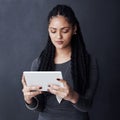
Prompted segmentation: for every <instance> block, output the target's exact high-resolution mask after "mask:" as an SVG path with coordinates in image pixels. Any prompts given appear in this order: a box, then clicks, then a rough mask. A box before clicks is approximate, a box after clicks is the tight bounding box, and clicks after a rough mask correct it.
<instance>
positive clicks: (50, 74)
mask: <svg viewBox="0 0 120 120" xmlns="http://www.w3.org/2000/svg"><path fill="white" fill-rule="evenodd" d="M23 74H24V76H25V80H26V83H27V85H28V86H42V91H47V89H48V85H49V84H50V83H52V84H55V85H59V86H61V87H62V86H63V84H62V83H61V82H60V81H58V80H57V78H59V79H62V73H61V71H24V72H23Z"/></svg>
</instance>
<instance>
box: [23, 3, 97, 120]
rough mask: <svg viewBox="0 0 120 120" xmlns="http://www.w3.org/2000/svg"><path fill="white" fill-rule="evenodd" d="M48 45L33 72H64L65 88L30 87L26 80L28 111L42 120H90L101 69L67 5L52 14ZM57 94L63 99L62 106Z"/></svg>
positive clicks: (24, 87) (54, 9)
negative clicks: (89, 50) (35, 112)
mask: <svg viewBox="0 0 120 120" xmlns="http://www.w3.org/2000/svg"><path fill="white" fill-rule="evenodd" d="M48 33H49V35H48V42H47V45H46V47H45V48H44V50H43V51H42V53H41V55H40V56H39V57H38V58H37V59H35V60H34V61H33V63H32V67H31V70H32V71H62V74H63V79H57V80H58V81H60V82H61V83H63V87H60V86H57V85H54V84H50V85H49V88H48V92H42V91H41V86H31V87H28V86H27V85H26V82H25V78H24V76H23V77H22V84H23V90H22V91H23V95H24V100H25V102H26V106H27V108H29V109H30V110H38V111H39V117H38V120H67V119H68V120H88V119H89V116H88V110H89V108H90V107H91V105H92V101H93V96H94V93H95V89H96V85H97V68H96V62H95V59H94V58H92V57H91V56H90V55H89V54H88V52H87V50H86V48H85V44H84V41H83V37H82V34H81V31H80V26H79V22H78V20H77V18H76V16H75V14H74V12H73V10H72V9H71V8H70V7H69V6H66V5H57V6H55V7H54V8H53V9H52V10H51V11H50V13H49V15H48ZM56 95H57V96H60V97H62V98H63V99H62V101H61V103H60V104H59V103H58V101H57V99H56Z"/></svg>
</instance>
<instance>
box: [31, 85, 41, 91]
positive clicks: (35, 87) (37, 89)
mask: <svg viewBox="0 0 120 120" xmlns="http://www.w3.org/2000/svg"><path fill="white" fill-rule="evenodd" d="M41 89H42V86H31V87H29V91H30V92H32V91H33V92H34V91H41Z"/></svg>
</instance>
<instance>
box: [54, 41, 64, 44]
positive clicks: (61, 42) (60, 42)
mask: <svg viewBox="0 0 120 120" xmlns="http://www.w3.org/2000/svg"><path fill="white" fill-rule="evenodd" d="M55 42H56V43H57V44H59V45H61V44H63V41H55Z"/></svg>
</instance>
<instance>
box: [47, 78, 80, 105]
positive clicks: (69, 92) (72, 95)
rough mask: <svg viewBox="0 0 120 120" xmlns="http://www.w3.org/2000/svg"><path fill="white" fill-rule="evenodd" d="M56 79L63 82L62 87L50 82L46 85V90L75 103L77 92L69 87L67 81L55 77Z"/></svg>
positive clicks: (77, 96) (77, 97)
mask: <svg viewBox="0 0 120 120" xmlns="http://www.w3.org/2000/svg"><path fill="white" fill-rule="evenodd" d="M57 80H59V81H60V82H61V83H63V87H60V86H58V85H54V84H50V85H49V87H48V91H49V92H50V93H52V94H54V95H57V96H60V97H61V98H63V99H64V100H68V101H70V102H72V103H76V102H77V101H78V99H79V95H78V93H77V92H76V91H74V90H73V89H72V88H71V87H70V85H69V84H68V83H67V81H65V80H62V79H57Z"/></svg>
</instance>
